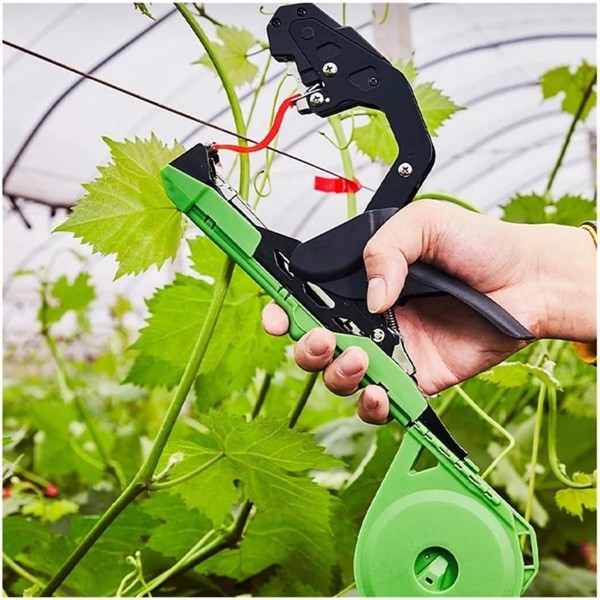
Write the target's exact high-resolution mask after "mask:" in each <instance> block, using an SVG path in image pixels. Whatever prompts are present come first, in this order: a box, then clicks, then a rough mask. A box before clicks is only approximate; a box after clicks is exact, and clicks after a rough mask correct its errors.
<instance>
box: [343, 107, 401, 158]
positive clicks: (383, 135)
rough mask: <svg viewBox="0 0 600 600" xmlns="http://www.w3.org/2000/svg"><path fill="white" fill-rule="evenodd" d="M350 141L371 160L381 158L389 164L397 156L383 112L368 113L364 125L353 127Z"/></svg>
mask: <svg viewBox="0 0 600 600" xmlns="http://www.w3.org/2000/svg"><path fill="white" fill-rule="evenodd" d="M352 141H353V142H355V143H356V147H357V149H358V150H359V151H360V152H362V153H363V154H366V155H367V156H368V157H369V158H370V159H371V160H381V161H383V162H384V163H385V164H387V165H391V164H392V163H393V162H394V161H395V160H396V157H397V156H398V144H397V142H396V139H395V138H394V134H393V133H392V130H391V129H390V124H389V123H388V120H387V118H386V116H385V115H384V114H383V113H373V114H371V115H369V122H368V123H367V124H366V125H361V126H360V127H355V129H354V132H353V134H352Z"/></svg>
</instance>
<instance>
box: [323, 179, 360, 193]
mask: <svg viewBox="0 0 600 600" xmlns="http://www.w3.org/2000/svg"><path fill="white" fill-rule="evenodd" d="M361 189H362V185H361V183H360V182H359V181H358V179H356V177H355V178H354V179H353V180H350V179H342V178H341V177H320V176H318V175H316V176H315V190H318V191H320V192H327V193H330V194H355V193H356V192H358V191H359V190H361Z"/></svg>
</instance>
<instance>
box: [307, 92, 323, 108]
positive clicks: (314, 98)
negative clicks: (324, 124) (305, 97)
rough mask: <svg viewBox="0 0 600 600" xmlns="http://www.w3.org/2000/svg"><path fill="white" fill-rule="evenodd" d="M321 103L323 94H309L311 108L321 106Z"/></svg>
mask: <svg viewBox="0 0 600 600" xmlns="http://www.w3.org/2000/svg"><path fill="white" fill-rule="evenodd" d="M323 102H325V97H324V96H323V94H321V92H315V93H314V94H311V96H310V103H311V104H312V105H313V106H321V104H323Z"/></svg>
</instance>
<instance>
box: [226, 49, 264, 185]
mask: <svg viewBox="0 0 600 600" xmlns="http://www.w3.org/2000/svg"><path fill="white" fill-rule="evenodd" d="M261 52H262V50H261ZM272 59H273V57H272V56H271V54H270V53H269V58H267V63H266V65H265V68H264V69H263V72H262V74H261V76H260V79H259V81H258V83H257V84H256V89H255V90H254V93H253V94H252V102H251V104H250V110H249V111H248V117H247V118H246V120H245V123H246V127H248V126H249V125H250V121H252V117H253V116H254V111H255V109H256V104H257V102H258V97H259V96H260V92H261V91H262V89H263V88H264V86H265V82H266V81H267V74H268V72H269V67H270V66H271V61H272ZM267 152H268V150H267ZM239 157H240V154H239V152H236V153H235V157H234V159H233V163H231V168H230V170H229V172H228V173H227V177H225V179H227V180H229V178H230V177H231V174H232V173H233V171H234V169H235V166H236V165H237V161H238V159H239Z"/></svg>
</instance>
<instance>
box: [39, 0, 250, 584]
mask: <svg viewBox="0 0 600 600" xmlns="http://www.w3.org/2000/svg"><path fill="white" fill-rule="evenodd" d="M175 6H176V8H177V10H179V12H180V13H181V14H182V16H183V17H184V19H185V20H186V22H187V23H188V24H189V25H190V27H191V28H192V30H193V31H194V33H195V34H196V36H197V37H198V39H199V40H200V42H201V43H202V46H203V47H204V49H205V50H206V53H207V54H208V55H209V57H210V58H211V60H212V61H213V63H214V65H215V69H216V71H217V74H218V75H219V77H220V79H221V81H222V83H223V88H224V89H225V92H226V93H227V98H228V100H229V102H230V105H231V110H232V114H233V119H234V122H235V126H236V131H237V133H238V134H240V135H245V133H246V126H245V123H244V118H243V115H242V111H241V106H240V103H239V100H238V98H237V96H236V94H235V90H234V88H233V86H232V85H231V82H230V80H229V76H228V74H227V72H226V70H225V69H224V68H223V65H222V64H221V62H220V60H219V57H218V56H217V53H216V51H215V49H214V47H213V45H212V43H211V42H210V40H209V39H208V37H207V36H206V34H205V33H204V31H203V29H202V28H201V27H200V25H199V24H198V22H197V21H196V20H195V18H194V17H193V15H192V13H191V12H190V11H189V9H188V8H187V7H186V6H185V5H183V4H176V5H175ZM239 143H240V144H245V143H246V142H245V140H243V139H241V138H239ZM239 187H240V192H241V193H242V194H243V196H244V197H247V196H248V192H249V189H250V160H249V157H248V156H243V157H241V158H240V186H239ZM233 269H234V263H233V261H232V260H231V259H227V261H226V262H225V264H224V266H223V270H222V272H221V275H220V277H219V278H218V280H217V281H216V282H215V287H214V293H213V297H212V298H211V302H210V305H209V307H208V311H207V314H206V318H205V320H204V322H203V324H202V327H201V329H200V332H199V334H198V338H197V339H196V342H195V344H194V347H193V349H192V353H191V356H190V358H189V360H188V362H187V364H186V366H185V370H184V372H183V375H182V377H181V380H180V382H179V385H178V386H177V390H176V391H175V395H174V397H173V399H172V400H171V403H170V405H169V408H168V409H167V413H166V415H165V417H164V419H163V421H162V423H161V425H160V427H159V430H158V433H157V435H156V438H155V439H154V441H153V443H152V447H151V448H150V452H149V453H148V456H147V457H146V459H145V461H144V463H143V464H142V466H141V467H140V469H139V471H138V472H137V474H136V475H135V477H134V478H133V480H132V481H131V483H130V484H129V485H128V486H127V487H126V488H125V489H124V490H123V491H122V492H121V494H120V495H119V496H118V497H117V499H116V500H115V501H114V502H113V504H112V505H111V506H110V508H109V509H108V510H107V511H106V512H105V513H104V514H103V515H102V516H101V517H100V518H99V519H98V521H97V522H96V524H95V525H94V527H93V528H92V529H91V530H90V531H89V532H88V534H87V535H86V536H85V537H84V538H83V539H82V540H81V542H80V543H79V545H78V546H77V548H75V550H74V551H73V552H72V553H71V555H70V556H69V557H68V558H67V560H66V561H65V562H64V563H63V565H62V567H61V568H60V569H59V571H58V572H57V573H56V574H55V575H54V577H52V579H51V580H50V581H49V583H48V584H47V585H46V587H45V588H44V589H43V590H42V592H41V594H40V595H41V596H51V595H52V594H53V593H54V592H55V591H56V590H57V589H58V587H59V586H60V584H61V583H62V582H63V581H64V580H65V579H66V578H67V577H68V576H69V574H70V573H71V571H72V570H73V569H74V568H75V567H76V566H77V565H78V564H79V562H80V561H81V559H82V558H83V557H84V556H85V555H86V554H87V552H88V551H89V549H90V548H91V547H92V546H93V545H94V544H95V542H96V541H97V540H98V539H99V538H100V536H101V535H102V534H103V533H104V532H105V531H106V530H107V529H108V527H109V526H110V525H111V524H112V523H113V521H114V520H115V519H116V518H117V517H118V516H119V515H120V514H121V512H123V510H124V509H125V508H126V507H127V506H128V505H129V504H130V503H131V502H133V501H134V500H135V499H136V498H137V497H138V496H139V495H140V494H141V493H142V492H144V491H146V490H147V489H148V488H149V486H150V484H151V481H152V476H153V474H154V471H155V469H156V466H157V464H158V461H159V459H160V456H161V454H162V452H163V450H164V447H165V445H166V443H167V440H168V438H169V436H170V434H171V431H172V430H173V427H174V426H175V422H176V420H177V417H178V416H179V413H180V412H181V408H182V407H183V404H184V402H185V400H186V398H187V395H188V393H189V391H190V389H191V387H192V385H193V383H194V379H195V377H196V375H197V373H198V369H199V368H200V365H201V363H202V360H203V359H204V356H205V354H206V350H207V348H208V344H209V342H210V338H211V336H212V334H213V331H214V328H215V326H216V323H217V320H218V318H219V314H220V312H221V308H222V307H223V301H224V300H225V295H226V294H227V290H228V288H229V284H230V282H231V277H232V275H233Z"/></svg>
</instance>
